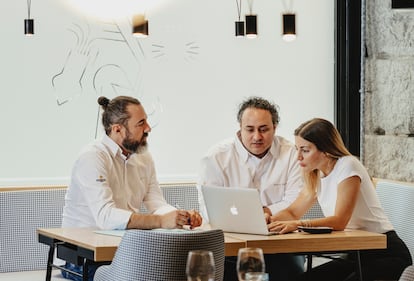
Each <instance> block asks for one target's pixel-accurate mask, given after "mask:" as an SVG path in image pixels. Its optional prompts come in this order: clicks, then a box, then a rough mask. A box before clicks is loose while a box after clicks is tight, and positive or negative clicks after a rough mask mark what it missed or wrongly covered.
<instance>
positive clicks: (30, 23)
mask: <svg viewBox="0 0 414 281" xmlns="http://www.w3.org/2000/svg"><path fill="white" fill-rule="evenodd" d="M24 34H26V35H29V36H30V35H33V34H34V20H33V19H25V20H24Z"/></svg>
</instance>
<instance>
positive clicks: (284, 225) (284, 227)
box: [267, 220, 300, 234]
mask: <svg viewBox="0 0 414 281" xmlns="http://www.w3.org/2000/svg"><path fill="white" fill-rule="evenodd" d="M299 225H300V222H299V221H296V220H294V221H274V222H271V223H269V224H268V225H267V228H268V229H269V231H272V232H277V233H279V234H285V233H289V232H292V231H295V230H297V229H298V226H299Z"/></svg>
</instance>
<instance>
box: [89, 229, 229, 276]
mask: <svg viewBox="0 0 414 281" xmlns="http://www.w3.org/2000/svg"><path fill="white" fill-rule="evenodd" d="M190 250H210V251H212V252H213V255H214V261H215V264H216V278H215V280H218V281H222V280H223V275H224V234H223V232H222V231H221V230H218V229H216V230H207V231H174V230H172V231H168V230H128V231H126V233H125V235H124V237H123V238H122V241H121V243H120V245H119V247H118V250H117V251H116V253H115V257H114V259H113V261H112V263H111V264H110V265H104V266H101V267H99V268H98V269H97V271H96V274H95V278H94V280H95V281H112V280H117V281H167V280H168V281H169V280H171V281H185V280H187V277H186V274H185V267H186V263H187V255H188V252H189V251H190Z"/></svg>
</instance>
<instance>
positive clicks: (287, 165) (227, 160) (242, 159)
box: [198, 135, 303, 220]
mask: <svg viewBox="0 0 414 281" xmlns="http://www.w3.org/2000/svg"><path fill="white" fill-rule="evenodd" d="M203 185H212V186H223V187H243V188H256V189H257V190H258V191H259V193H260V199H261V202H262V204H263V206H267V207H268V208H269V209H270V210H271V211H272V213H273V214H275V213H277V212H278V211H280V210H282V209H284V208H286V207H288V206H289V205H290V204H291V203H292V202H293V201H294V200H295V199H296V197H297V196H298V194H299V192H300V190H301V189H302V186H303V181H302V177H301V174H300V167H299V163H298V161H297V154H296V148H295V146H294V145H293V144H292V143H291V142H289V141H288V140H286V139H285V138H283V137H280V136H274V138H273V142H272V145H271V147H270V149H269V151H268V153H267V154H266V155H265V156H264V157H263V158H258V157H256V156H254V155H252V154H250V153H249V152H248V151H247V150H246V148H245V147H244V146H243V144H242V143H241V141H240V140H239V138H238V137H237V135H236V137H235V138H231V139H227V140H224V141H223V142H221V143H219V144H217V145H215V146H214V147H212V148H211V149H210V150H209V151H208V152H207V154H206V156H204V157H203V158H202V160H201V165H200V172H199V180H198V188H199V191H200V188H202V186H203ZM199 201H200V212H201V214H202V215H203V217H204V219H205V220H208V218H207V215H206V214H207V213H206V209H205V204H204V200H203V197H202V194H201V192H199Z"/></svg>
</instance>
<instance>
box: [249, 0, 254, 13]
mask: <svg viewBox="0 0 414 281" xmlns="http://www.w3.org/2000/svg"><path fill="white" fill-rule="evenodd" d="M248 3H249V11H250V14H252V11H253V0H248Z"/></svg>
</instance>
